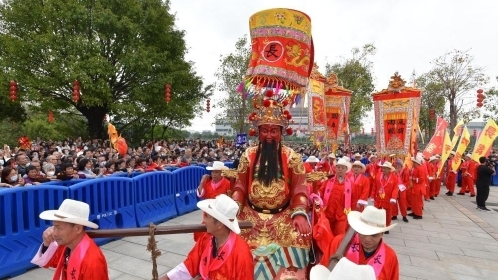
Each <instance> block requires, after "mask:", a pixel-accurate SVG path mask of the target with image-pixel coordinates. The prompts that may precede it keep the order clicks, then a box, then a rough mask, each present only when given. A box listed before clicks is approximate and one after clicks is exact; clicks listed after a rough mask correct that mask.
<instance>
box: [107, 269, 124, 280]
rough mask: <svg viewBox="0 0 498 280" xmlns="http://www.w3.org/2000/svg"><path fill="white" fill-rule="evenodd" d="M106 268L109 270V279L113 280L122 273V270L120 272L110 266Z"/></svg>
mask: <svg viewBox="0 0 498 280" xmlns="http://www.w3.org/2000/svg"><path fill="white" fill-rule="evenodd" d="M107 270H108V271H109V279H110V280H114V279H116V278H118V277H121V276H122V275H124V272H121V271H119V270H115V269H114V268H111V267H107Z"/></svg>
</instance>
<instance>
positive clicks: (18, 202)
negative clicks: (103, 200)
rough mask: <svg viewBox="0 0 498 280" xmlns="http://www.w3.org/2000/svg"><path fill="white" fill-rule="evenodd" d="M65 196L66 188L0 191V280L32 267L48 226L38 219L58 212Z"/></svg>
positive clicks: (25, 188) (66, 194) (47, 223)
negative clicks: (49, 213) (47, 211)
mask: <svg viewBox="0 0 498 280" xmlns="http://www.w3.org/2000/svg"><path fill="white" fill-rule="evenodd" d="M68 195H69V190H68V188H66V187H61V186H50V185H40V186H36V187H24V188H12V189H5V190H2V191H0V279H1V278H4V277H14V276H16V275H19V274H22V273H24V272H25V271H26V270H27V269H29V268H31V267H33V266H34V265H33V264H31V262H30V261H31V259H32V258H33V256H34V255H35V254H36V253H37V252H38V248H40V245H41V244H42V234H43V231H45V229H46V228H47V227H49V226H50V225H51V222H50V221H44V220H41V219H40V218H39V215H40V213H41V212H43V211H45V210H54V209H58V208H59V206H60V204H61V203H62V201H63V200H64V199H66V198H68Z"/></svg>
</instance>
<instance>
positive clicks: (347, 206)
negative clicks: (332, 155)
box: [319, 158, 359, 236]
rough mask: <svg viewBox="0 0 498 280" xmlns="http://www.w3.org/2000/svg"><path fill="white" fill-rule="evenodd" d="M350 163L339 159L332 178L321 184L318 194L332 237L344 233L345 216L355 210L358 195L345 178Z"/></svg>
mask: <svg viewBox="0 0 498 280" xmlns="http://www.w3.org/2000/svg"><path fill="white" fill-rule="evenodd" d="M350 170H351V163H349V162H348V161H346V160H345V159H343V158H341V159H339V160H338V161H337V164H336V174H335V176H334V177H332V178H330V179H328V180H327V181H325V182H323V184H322V186H321V187H320V190H319V194H320V197H321V198H322V201H323V207H325V216H326V217H327V219H328V220H329V222H330V229H331V230H332V232H333V234H334V236H335V235H339V234H344V233H346V229H347V219H346V215H347V213H349V212H350V211H351V209H352V208H353V209H356V204H357V203H358V198H359V194H358V193H357V190H356V189H355V187H354V181H353V180H352V179H351V178H350V177H349V176H347V173H348V172H349V171H350Z"/></svg>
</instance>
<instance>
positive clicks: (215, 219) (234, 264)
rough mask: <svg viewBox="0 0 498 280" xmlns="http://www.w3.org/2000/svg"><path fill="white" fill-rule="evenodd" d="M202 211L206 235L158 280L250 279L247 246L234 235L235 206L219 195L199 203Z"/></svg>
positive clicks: (232, 201)
mask: <svg viewBox="0 0 498 280" xmlns="http://www.w3.org/2000/svg"><path fill="white" fill-rule="evenodd" d="M197 207H199V209H201V210H202V211H204V224H205V225H206V230H207V233H205V234H204V235H202V237H201V238H200V239H199V240H198V241H197V242H196V244H195V246H194V248H193V249H192V250H191V251H190V253H189V254H188V255H187V258H186V259H185V261H183V262H182V263H181V264H179V265H177V266H176V267H175V268H173V269H172V270H171V271H169V272H168V273H167V274H165V275H163V276H162V277H160V278H159V279H160V280H169V279H171V280H191V279H192V278H195V277H198V276H200V279H242V280H252V279H254V278H253V276H254V274H253V271H254V263H253V257H252V254H251V250H250V249H249V246H248V245H247V243H246V242H245V241H244V240H243V239H242V238H241V237H240V236H239V235H238V234H239V233H240V228H239V223H238V222H237V212H238V211H239V206H238V205H237V203H236V202H235V201H234V200H232V199H231V198H230V197H228V196H226V195H224V194H221V195H219V196H217V197H216V198H215V199H206V200H202V201H199V202H198V203H197Z"/></svg>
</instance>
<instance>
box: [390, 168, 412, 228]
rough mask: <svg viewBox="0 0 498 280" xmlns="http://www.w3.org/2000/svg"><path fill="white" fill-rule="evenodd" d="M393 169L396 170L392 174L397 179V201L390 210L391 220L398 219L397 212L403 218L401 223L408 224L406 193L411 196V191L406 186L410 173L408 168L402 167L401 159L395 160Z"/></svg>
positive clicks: (408, 182)
mask: <svg viewBox="0 0 498 280" xmlns="http://www.w3.org/2000/svg"><path fill="white" fill-rule="evenodd" d="M394 167H395V168H396V170H395V171H394V174H396V176H397V177H398V181H399V184H398V189H399V192H398V200H397V202H396V203H395V204H393V209H392V215H393V216H392V218H391V220H397V219H398V212H401V216H402V217H403V222H405V223H408V219H407V218H406V216H407V215H408V212H407V210H408V199H407V196H408V193H410V195H411V191H409V190H407V188H408V187H407V186H408V185H409V184H410V172H409V171H408V167H405V166H404V162H403V161H402V160H401V159H397V160H396V161H395V163H394Z"/></svg>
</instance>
